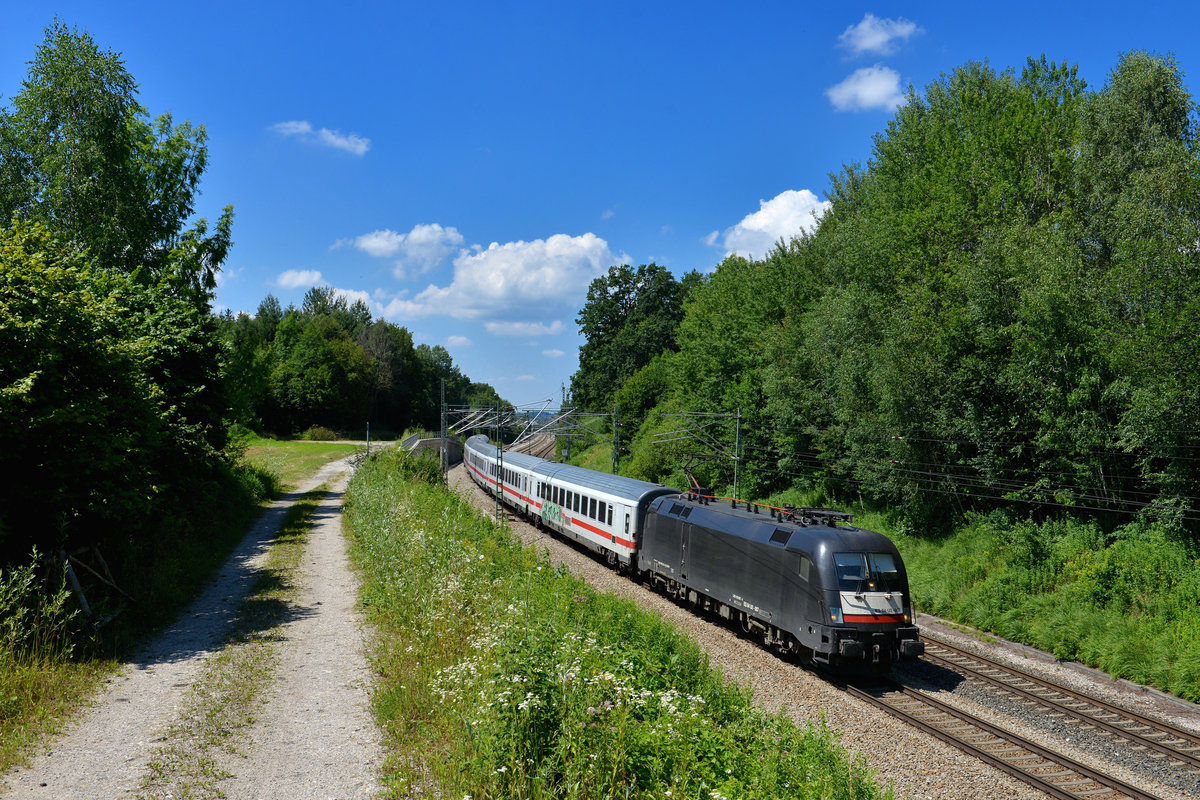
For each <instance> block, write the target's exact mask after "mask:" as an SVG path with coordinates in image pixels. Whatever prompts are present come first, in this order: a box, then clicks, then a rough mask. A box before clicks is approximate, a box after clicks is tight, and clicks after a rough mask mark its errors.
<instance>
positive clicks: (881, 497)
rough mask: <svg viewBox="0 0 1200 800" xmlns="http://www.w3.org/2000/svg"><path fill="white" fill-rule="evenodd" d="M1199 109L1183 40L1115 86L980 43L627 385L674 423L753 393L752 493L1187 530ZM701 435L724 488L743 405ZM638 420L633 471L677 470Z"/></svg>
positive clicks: (925, 521)
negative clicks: (798, 229) (982, 59)
mask: <svg viewBox="0 0 1200 800" xmlns="http://www.w3.org/2000/svg"><path fill="white" fill-rule="evenodd" d="M1194 129H1195V107H1194V105H1193V103H1192V100H1191V96H1190V95H1189V94H1188V92H1187V91H1186V89H1185V87H1184V86H1183V82H1182V77H1181V75H1180V74H1179V71H1178V68H1177V66H1176V64H1175V63H1174V61H1173V60H1172V59H1171V58H1169V57H1166V58H1164V57H1159V56H1154V55H1150V54H1146V53H1140V52H1135V53H1131V54H1127V55H1126V56H1123V57H1122V58H1121V60H1120V62H1119V64H1118V65H1117V67H1116V68H1115V69H1114V70H1113V73H1112V76H1111V77H1110V80H1109V82H1108V84H1107V85H1106V86H1105V87H1104V88H1103V89H1101V90H1099V91H1088V90H1087V88H1086V86H1085V85H1084V83H1083V81H1082V80H1080V79H1079V77H1078V75H1077V71H1076V69H1075V68H1074V67H1071V66H1068V65H1066V64H1065V63H1064V64H1056V63H1054V62H1050V61H1048V60H1047V59H1045V58H1044V57H1043V58H1041V59H1030V60H1029V61H1028V62H1027V64H1026V65H1025V66H1024V68H1023V69H1021V70H1020V71H1019V72H1017V71H1014V70H1008V71H1005V72H997V71H996V70H994V69H992V68H991V67H989V66H988V65H987V64H979V63H969V64H966V65H964V66H962V67H960V68H958V69H956V70H954V71H953V72H951V73H949V74H947V75H943V76H942V77H941V78H939V79H938V80H936V81H934V82H933V83H931V84H930V85H929V86H927V87H926V88H925V90H924V91H923V92H922V93H917V92H912V93H911V94H910V96H909V97H908V98H907V101H906V103H905V105H904V106H903V107H902V108H901V109H900V110H899V111H898V112H897V114H896V116H895V118H894V119H893V120H892V121H890V122H889V123H888V125H887V127H886V129H885V130H883V131H881V132H880V133H879V134H878V135H877V137H876V140H875V147H874V152H873V158H872V160H871V162H870V163H869V164H868V165H867V166H866V168H861V167H859V166H857V165H850V166H847V167H845V168H844V169H843V170H842V172H841V173H839V174H837V175H834V176H831V189H830V192H829V198H830V203H831V205H830V208H829V210H828V211H827V212H826V214H825V215H824V216H823V217H822V219H821V220H820V224H819V226H818V227H817V229H816V230H815V231H814V232H813V233H811V234H808V235H804V236H800V237H797V238H795V239H793V240H791V241H790V242H786V243H782V244H781V245H780V246H779V247H777V248H776V249H775V250H774V251H773V252H772V253H770V254H769V255H768V256H767V258H765V259H762V260H760V261H750V260H747V259H744V258H740V257H737V256H731V257H729V258H727V259H725V261H723V262H722V263H721V264H720V265H718V267H717V268H716V270H715V271H714V272H713V273H712V274H711V275H710V276H708V277H707V279H706V280H705V281H704V282H703V283H702V284H701V285H699V286H698V287H696V288H695V289H694V290H693V291H692V293H691V296H690V300H689V302H688V303H687V305H686V310H685V314H684V316H683V319H682V321H681V322H680V325H679V329H678V335H677V340H676V343H677V347H678V352H672V353H670V357H669V358H666V359H664V360H663V361H661V362H660V363H658V364H656V365H655V366H654V368H653V369H649V370H646V371H644V372H637V373H632V374H631V377H630V378H629V379H628V380H627V381H626V382H625V384H624V385H623V386H622V387H621V388H620V389H618V391H617V396H618V397H619V398H621V400H622V401H623V402H624V403H625V404H626V405H627V407H628V408H629V409H630V416H631V417H633V418H634V420H635V421H636V422H637V423H638V425H639V427H640V428H643V429H644V428H647V427H649V426H650V423H649V422H646V423H645V424H643V423H642V420H657V421H656V422H655V423H654V427H655V428H656V429H658V430H660V431H666V430H670V427H669V425H668V424H667V422H666V420H667V419H668V417H667V416H666V415H667V414H668V413H677V412H681V411H702V412H709V413H712V412H721V413H724V414H732V413H735V412H738V411H739V410H740V412H741V438H742V445H743V446H742V453H741V456H742V464H743V469H742V475H743V478H742V486H743V488H744V490H745V491H744V493H746V494H748V495H751V496H756V495H763V494H766V493H770V492H772V491H776V490H780V489H783V488H785V487H787V486H788V485H789V484H791V483H792V482H793V481H797V482H799V483H800V484H801V485H804V486H811V485H815V484H820V485H822V486H824V487H825V488H826V489H828V491H830V492H831V493H833V494H835V495H841V496H855V495H863V496H866V497H868V498H872V499H875V500H878V501H882V502H885V503H888V504H892V505H894V506H896V507H897V508H899V509H900V511H901V513H902V514H903V516H904V518H905V520H906V523H907V525H908V526H910V528H912V529H915V530H922V531H927V532H931V533H934V532H939V531H944V530H945V529H946V528H947V526H949V525H952V524H953V521H954V520H955V519H956V518H958V517H960V516H961V515H962V514H963V513H964V512H966V511H970V510H979V511H983V512H986V511H988V510H990V509H993V508H998V507H1007V506H1010V505H1012V504H1014V503H1016V504H1018V505H1017V506H1016V508H1018V509H1021V510H1024V509H1029V508H1032V509H1035V510H1040V511H1041V512H1042V513H1052V512H1054V511H1055V510H1057V509H1059V508H1062V507H1068V508H1075V509H1078V510H1079V511H1080V512H1086V513H1090V514H1092V515H1094V516H1095V517H1096V518H1097V519H1098V520H1100V521H1101V522H1102V523H1103V524H1104V525H1105V526H1106V527H1108V528H1111V527H1112V526H1113V525H1115V524H1119V523H1120V522H1121V521H1124V520H1126V519H1128V514H1129V513H1130V512H1136V511H1139V510H1142V509H1145V508H1147V507H1148V506H1150V507H1153V509H1154V513H1155V514H1157V515H1158V516H1160V517H1162V518H1164V519H1177V520H1179V521H1181V522H1184V523H1186V524H1188V525H1190V526H1191V527H1192V528H1193V529H1194V528H1195V517H1196V516H1197V514H1196V512H1195V510H1194V509H1191V507H1190V506H1191V505H1192V504H1191V501H1190V500H1189V499H1188V498H1192V497H1196V496H1198V495H1200V470H1197V469H1196V463H1197V462H1196V459H1195V455H1194V453H1195V451H1196V447H1197V437H1198V436H1200V433H1198V432H1200V394H1197V392H1200V389H1198V388H1197V387H1200V373H1197V361H1196V359H1195V358H1194V356H1193V349H1194V348H1193V343H1194V342H1195V341H1196V340H1197V339H1200V328H1198V327H1197V325H1198V324H1200V323H1198V322H1197V321H1198V320H1200V306H1198V305H1197V304H1198V303H1200V299H1198V298H1200V295H1198V294H1197V293H1196V292H1195V291H1194V287H1195V285H1196V283H1197V281H1198V280H1200V250H1198V249H1197V247H1196V246H1195V242H1196V241H1198V240H1200V227H1198V226H1200V222H1198V221H1200V208H1198V207H1197V198H1200V160H1198V157H1197V153H1196V149H1195V137H1194ZM581 319H582V317H581ZM581 364H582V361H581ZM654 398H657V400H655V399H654ZM651 402H656V403H657V406H656V408H657V409H658V411H659V413H658V414H657V415H656V414H655V412H654V411H651V410H650V407H649V404H650V403H651ZM678 427H680V428H684V427H687V426H684V425H680V426H678ZM705 435H706V436H707V437H708V439H707V441H701V440H700V439H701V438H703V437H697V439H696V441H694V442H693V443H692V444H691V445H690V448H687V449H685V450H677V451H676V452H677V453H679V454H680V455H682V453H683V452H688V453H692V454H695V455H699V456H701V457H703V458H707V459H710V460H708V461H706V462H705V463H704V464H702V465H701V466H700V467H699V469H698V471H697V474H698V476H700V477H701V480H702V482H707V483H709V484H711V485H714V486H722V485H728V484H729V483H731V481H732V463H733V459H732V458H731V456H730V454H729V452H730V451H732V445H733V441H734V430H733V425H732V424H731V423H725V424H724V425H723V426H719V425H712V426H709V428H707V429H706V430H705ZM630 438H633V439H634V450H633V452H632V453H631V455H630V457H629V459H627V463H628V464H630V465H631V466H630V469H631V470H636V472H637V474H639V475H641V476H644V477H649V476H655V477H658V478H660V479H661V477H662V476H664V475H666V474H669V473H670V472H671V469H670V467H669V465H663V464H661V463H656V462H660V461H661V454H659V453H653V452H647V450H648V449H651V448H655V447H657V444H656V442H655V438H654V437H649V436H641V435H639V436H636V437H630ZM714 442H716V443H718V444H719V446H716V445H714ZM722 451H724V452H722ZM635 465H636V466H635Z"/></svg>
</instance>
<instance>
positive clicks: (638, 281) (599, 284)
mask: <svg viewBox="0 0 1200 800" xmlns="http://www.w3.org/2000/svg"><path fill="white" fill-rule="evenodd" d="M700 280H701V279H700V277H699V276H698V275H696V274H693V275H691V276H686V277H685V278H684V280H683V281H682V282H680V281H676V280H675V277H674V276H673V275H672V274H671V272H670V271H669V270H667V269H666V268H665V267H660V266H658V265H657V264H649V265H646V264H642V265H640V266H638V267H637V268H636V269H634V268H632V267H630V266H629V265H628V264H624V265H621V266H616V267H611V268H609V270H608V274H607V275H602V276H600V277H599V278H596V279H595V280H593V281H592V283H591V285H590V286H589V287H588V294H587V302H586V303H585V304H584V306H583V308H581V309H580V311H579V317H578V318H577V319H576V320H575V322H576V323H578V325H579V329H580V333H582V334H583V336H584V338H585V339H586V340H587V341H586V342H584V344H583V346H582V347H580V349H579V371H578V372H576V373H575V375H574V376H572V378H571V398H572V401H573V402H574V404H575V405H577V406H579V407H581V408H589V409H600V408H608V407H609V406H610V405H611V401H612V397H613V394H614V393H615V392H616V391H617V389H618V388H619V387H620V386H621V384H622V383H624V381H625V380H626V379H627V378H629V377H630V376H632V375H633V374H634V373H636V372H637V371H638V370H639V369H641V368H642V367H644V366H645V365H647V364H649V363H650V361H651V359H653V358H654V357H655V356H656V355H658V354H659V353H661V352H663V351H667V350H674V349H675V332H676V329H677V328H678V327H679V321H680V319H681V318H682V317H683V302H684V299H685V296H686V294H687V293H688V291H689V290H690V288H691V287H693V286H694V285H696V284H698V283H699V282H700Z"/></svg>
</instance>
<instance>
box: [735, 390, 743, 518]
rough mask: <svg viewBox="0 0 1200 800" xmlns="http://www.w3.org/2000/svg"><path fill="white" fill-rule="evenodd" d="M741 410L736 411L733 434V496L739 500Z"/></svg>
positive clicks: (740, 482)
mask: <svg viewBox="0 0 1200 800" xmlns="http://www.w3.org/2000/svg"><path fill="white" fill-rule="evenodd" d="M741 466H742V409H741V408H738V410H737V420H736V425H735V427H734V433H733V494H734V497H737V498H739V499H740V498H741V494H742V481H741V476H742V470H741Z"/></svg>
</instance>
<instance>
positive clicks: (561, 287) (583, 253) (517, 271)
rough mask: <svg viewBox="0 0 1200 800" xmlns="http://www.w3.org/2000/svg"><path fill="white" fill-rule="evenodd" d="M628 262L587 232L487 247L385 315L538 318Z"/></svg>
mask: <svg viewBox="0 0 1200 800" xmlns="http://www.w3.org/2000/svg"><path fill="white" fill-rule="evenodd" d="M628 260H629V258H628V257H627V256H625V255H624V254H620V255H618V254H614V253H613V252H612V251H611V250H610V249H609V247H608V243H607V242H605V241H604V240H603V239H601V238H600V237H598V236H596V235H595V234H592V233H585V234H583V235H582V236H568V235H566V234H563V233H559V234H555V235H554V236H550V237H548V238H546V239H535V240H533V241H531V242H525V241H518V242H507V243H505V244H498V243H496V242H492V243H491V244H490V245H488V247H487V249H486V250H484V249H479V250H463V251H461V252H460V253H459V254H458V256H457V257H456V258H455V259H454V279H453V280H452V281H451V283H450V285H449V286H444V287H440V286H434V285H430V286H429V287H427V288H426V289H425V290H424V291H422V292H420V293H419V294H417V295H416V296H415V297H414V298H413V299H412V300H403V299H396V300H393V301H392V302H390V303H389V304H388V305H387V307H386V308H385V313H386V314H388V315H389V316H393V317H410V316H428V315H431V314H446V315H449V316H451V317H454V318H456V319H492V320H496V319H503V320H510V321H511V320H514V319H520V318H521V317H524V318H525V319H528V318H529V317H530V316H534V317H535V318H536V317H542V318H543V319H544V318H546V317H549V316H551V315H553V314H556V313H559V312H560V311H561V310H562V309H563V308H569V309H572V310H574V309H576V308H577V307H578V306H579V304H580V303H581V302H582V301H583V299H584V296H585V295H586V293H587V287H588V284H589V283H591V281H592V279H593V278H595V277H597V276H598V275H600V274H602V273H603V272H604V271H605V270H606V269H608V267H610V266H612V265H613V264H620V263H625V262H627V261H628ZM559 324H561V323H559ZM551 328H553V324H552V325H551ZM522 335H529V333H528V332H526V333H524V334H522Z"/></svg>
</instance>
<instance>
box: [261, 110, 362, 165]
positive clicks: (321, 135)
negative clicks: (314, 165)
mask: <svg viewBox="0 0 1200 800" xmlns="http://www.w3.org/2000/svg"><path fill="white" fill-rule="evenodd" d="M271 130H273V131H275V132H276V133H278V134H279V135H280V136H294V137H296V138H297V139H299V140H300V141H302V142H306V143H308V144H316V145H321V146H322V147H333V148H335V149H338V150H345V151H346V152H347V153H353V154H354V155H356V156H361V155H365V154H366V152H367V151H368V150H370V149H371V140H370V139H368V138H366V137H365V136H359V135H358V134H357V133H342V132H341V131H334V130H330V129H329V128H319V129H318V128H313V126H312V124H311V123H310V122H308V120H302V119H297V120H289V121H287V122H277V123H275V124H274V125H272V126H271Z"/></svg>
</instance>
